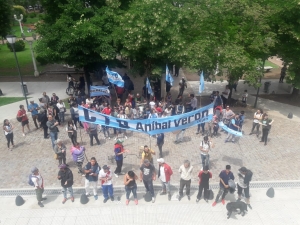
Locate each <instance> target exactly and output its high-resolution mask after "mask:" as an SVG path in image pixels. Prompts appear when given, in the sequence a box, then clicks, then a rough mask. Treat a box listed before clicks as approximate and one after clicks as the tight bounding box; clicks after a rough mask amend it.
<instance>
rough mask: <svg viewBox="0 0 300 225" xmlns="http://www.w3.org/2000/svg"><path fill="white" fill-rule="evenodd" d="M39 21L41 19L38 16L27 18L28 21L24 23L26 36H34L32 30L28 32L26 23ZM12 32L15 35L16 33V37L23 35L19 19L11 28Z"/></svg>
mask: <svg viewBox="0 0 300 225" xmlns="http://www.w3.org/2000/svg"><path fill="white" fill-rule="evenodd" d="M38 21H39V18H38V17H35V18H27V21H26V23H23V24H24V26H23V32H24V35H25V36H26V37H32V32H27V29H28V27H27V26H26V25H28V24H34V23H37V22H38ZM11 34H14V35H16V37H19V38H21V37H22V36H21V29H20V25H19V22H17V21H15V22H14V26H13V27H12V28H11Z"/></svg>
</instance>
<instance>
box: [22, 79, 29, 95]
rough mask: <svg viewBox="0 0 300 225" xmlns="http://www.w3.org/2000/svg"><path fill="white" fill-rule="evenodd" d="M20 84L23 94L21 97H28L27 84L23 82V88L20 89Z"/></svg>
mask: <svg viewBox="0 0 300 225" xmlns="http://www.w3.org/2000/svg"><path fill="white" fill-rule="evenodd" d="M20 84H21V88H22V92H23V95H24V96H25V95H28V88H27V84H26V83H25V82H23V87H22V83H20Z"/></svg>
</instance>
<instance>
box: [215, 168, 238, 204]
mask: <svg viewBox="0 0 300 225" xmlns="http://www.w3.org/2000/svg"><path fill="white" fill-rule="evenodd" d="M230 170H231V166H230V165H226V169H225V170H222V171H221V173H220V174H219V177H220V189H219V192H218V194H217V197H216V199H215V201H214V202H213V204H212V206H216V204H217V202H218V201H219V198H220V197H221V196H222V204H223V205H225V196H226V195H227V193H228V191H229V188H230V187H229V185H228V181H229V180H234V175H233V173H232V172H231V171H230Z"/></svg>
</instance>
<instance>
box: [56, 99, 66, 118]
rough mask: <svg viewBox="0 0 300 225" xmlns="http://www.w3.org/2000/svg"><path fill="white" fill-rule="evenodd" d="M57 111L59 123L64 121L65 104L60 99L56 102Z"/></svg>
mask: <svg viewBox="0 0 300 225" xmlns="http://www.w3.org/2000/svg"><path fill="white" fill-rule="evenodd" d="M56 106H57V108H58V111H59V119H60V122H61V123H64V122H65V112H66V106H65V103H64V102H63V101H62V100H59V102H58V103H57V104H56Z"/></svg>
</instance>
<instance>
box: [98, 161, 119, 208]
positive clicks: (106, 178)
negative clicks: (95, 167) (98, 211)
mask: <svg viewBox="0 0 300 225" xmlns="http://www.w3.org/2000/svg"><path fill="white" fill-rule="evenodd" d="M99 180H101V185H102V192H103V197H104V200H103V203H106V202H107V200H108V199H109V198H110V200H111V201H114V200H115V198H114V188H113V184H112V172H111V171H110V167H109V166H107V165H104V166H103V167H102V169H101V170H100V172H99Z"/></svg>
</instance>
